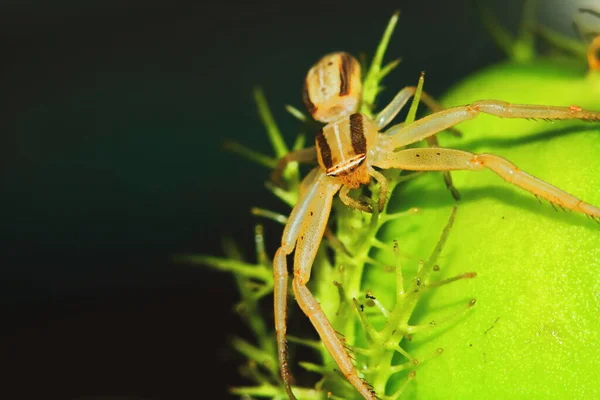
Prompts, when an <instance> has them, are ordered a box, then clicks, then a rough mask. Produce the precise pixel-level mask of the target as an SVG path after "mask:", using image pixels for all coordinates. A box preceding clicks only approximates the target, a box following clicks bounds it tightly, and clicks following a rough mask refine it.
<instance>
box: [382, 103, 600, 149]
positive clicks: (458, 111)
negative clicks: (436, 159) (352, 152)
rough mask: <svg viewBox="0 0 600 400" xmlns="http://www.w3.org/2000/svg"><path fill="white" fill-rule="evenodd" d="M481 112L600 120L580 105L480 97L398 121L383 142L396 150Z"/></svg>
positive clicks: (383, 144) (554, 118) (388, 147)
mask: <svg viewBox="0 0 600 400" xmlns="http://www.w3.org/2000/svg"><path fill="white" fill-rule="evenodd" d="M480 113H484V114H490V115H495V116H497V117H501V118H531V119H536V118H539V119H546V120H565V119H581V120H584V121H597V122H600V112H594V111H586V110H582V109H581V108H580V107H577V106H570V107H555V106H540V105H530V104H510V103H507V102H504V101H499V100H480V101H476V102H474V103H472V104H469V105H466V106H459V107H453V108H448V109H446V110H443V111H440V112H437V113H435V114H431V115H428V116H426V117H424V118H421V119H420V120H418V121H415V122H413V123H412V124H410V125H407V126H402V125H395V126H393V127H391V128H390V129H388V130H387V131H386V132H385V133H386V134H387V135H390V138H389V141H388V140H383V141H381V143H380V145H381V146H382V147H384V148H385V149H386V150H388V151H393V150H394V149H397V148H400V147H405V146H408V145H409V144H412V143H416V142H418V141H421V140H423V139H426V138H428V137H430V136H433V135H435V134H436V133H438V132H441V131H443V130H445V129H448V128H450V127H452V126H454V125H456V124H458V123H459V122H463V121H467V120H469V119H473V118H475V117H477V116H478V115H479V114H480Z"/></svg>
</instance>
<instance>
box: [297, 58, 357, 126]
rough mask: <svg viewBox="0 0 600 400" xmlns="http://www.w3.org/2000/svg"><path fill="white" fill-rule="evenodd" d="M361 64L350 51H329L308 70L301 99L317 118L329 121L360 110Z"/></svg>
mask: <svg viewBox="0 0 600 400" xmlns="http://www.w3.org/2000/svg"><path fill="white" fill-rule="evenodd" d="M361 97H362V83H361V81H360V64H359V63H358V61H357V60H356V59H355V58H354V57H352V56H351V55H350V54H348V53H344V52H339V53H331V54H327V55H326V56H324V57H323V58H321V59H320V60H319V61H318V62H317V63H316V64H315V65H314V66H313V67H312V68H311V69H310V70H309V71H308V73H307V74H306V79H305V80H304V88H303V90H302V100H303V101H304V105H306V108H307V109H308V111H309V112H310V114H311V115H312V116H313V118H314V119H316V120H317V121H321V122H325V123H330V122H334V121H336V120H338V119H340V118H343V117H346V116H348V115H350V114H352V113H354V112H356V111H357V110H358V107H359V105H360V100H361Z"/></svg>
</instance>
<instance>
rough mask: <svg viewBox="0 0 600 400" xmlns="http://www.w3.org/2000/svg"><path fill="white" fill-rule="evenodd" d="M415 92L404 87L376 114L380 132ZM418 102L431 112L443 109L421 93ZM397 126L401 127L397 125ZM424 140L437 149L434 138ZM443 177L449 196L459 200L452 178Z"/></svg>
mask: <svg viewBox="0 0 600 400" xmlns="http://www.w3.org/2000/svg"><path fill="white" fill-rule="evenodd" d="M416 91H417V87H416V86H407V87H405V88H404V89H402V90H401V91H400V92H398V94H397V95H396V96H395V97H394V99H393V100H392V101H391V102H390V104H388V105H387V106H386V107H385V108H384V109H383V110H381V111H380V112H379V114H377V117H376V118H375V122H376V123H377V126H378V127H379V129H380V130H381V129H383V128H385V127H386V126H387V125H388V124H389V123H390V122H391V121H392V120H393V119H394V117H395V116H396V115H398V113H399V112H400V110H402V108H404V106H405V105H406V103H408V100H409V99H410V98H411V97H413V96H414V95H415V93H416ZM419 101H420V102H422V103H423V104H425V105H426V106H427V108H429V109H430V110H431V111H433V112H439V111H443V110H444V107H443V106H442V105H441V104H439V103H438V102H437V101H436V100H435V99H434V98H433V97H431V96H430V95H429V94H427V93H425V92H423V91H422V92H421V95H420V97H419ZM398 126H401V125H400V124H399V125H398ZM448 130H449V131H450V132H452V133H453V134H454V136H456V137H461V136H462V134H461V133H460V131H458V130H457V129H454V128H452V127H450V128H449V129H448ZM426 140H427V145H428V146H429V147H439V143H438V140H437V137H436V136H431V137H428V138H427V139H426ZM443 177H444V183H445V184H446V187H447V188H448V190H449V191H450V194H452V197H453V198H454V200H460V194H459V193H458V190H457V189H456V187H455V186H454V184H453V183H452V176H451V175H450V172H449V171H444V172H443Z"/></svg>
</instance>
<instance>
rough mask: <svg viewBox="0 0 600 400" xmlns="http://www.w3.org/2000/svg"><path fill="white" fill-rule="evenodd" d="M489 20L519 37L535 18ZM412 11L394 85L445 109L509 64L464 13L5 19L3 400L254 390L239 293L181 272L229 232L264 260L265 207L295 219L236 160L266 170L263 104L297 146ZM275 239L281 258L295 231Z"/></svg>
mask: <svg viewBox="0 0 600 400" xmlns="http://www.w3.org/2000/svg"><path fill="white" fill-rule="evenodd" d="M488 3H489V4H490V5H491V6H492V7H493V8H492V9H493V11H494V12H495V13H496V14H497V15H498V16H499V17H500V18H501V19H502V21H503V22H504V23H506V24H508V26H509V27H511V28H512V29H514V28H515V27H516V24H517V21H518V16H519V12H520V10H519V5H520V1H518V0H513V1H508V2H507V1H502V2H498V4H496V5H494V4H493V2H488ZM396 9H400V10H401V12H402V14H401V16H400V22H399V24H398V27H397V29H396V31H395V33H394V36H393V38H392V42H391V45H390V48H389V50H388V53H387V56H386V59H387V60H391V59H393V58H397V57H402V58H403V62H402V64H401V65H400V66H399V68H398V69H397V70H396V71H395V72H394V73H392V74H391V75H390V76H389V77H388V78H387V80H386V83H387V85H388V87H390V88H393V89H396V90H397V89H400V88H401V87H402V86H405V85H408V84H414V83H416V80H417V78H418V76H419V73H420V71H422V70H425V71H426V73H427V76H426V88H427V90H428V91H429V92H431V93H432V94H434V95H440V94H442V93H443V92H444V90H446V89H448V88H449V87H450V86H451V85H452V84H453V83H455V82H457V81H458V80H459V79H461V78H463V77H466V76H467V75H469V74H470V73H472V72H473V71H475V70H478V69H481V68H482V67H484V66H486V65H489V64H491V63H494V62H497V61H499V60H501V59H502V58H503V54H502V53H501V52H500V51H499V50H498V49H497V48H496V47H495V46H494V44H493V43H492V42H491V40H490V39H489V37H488V35H487V34H486V32H485V31H484V30H483V28H482V26H481V24H480V22H479V17H478V15H477V13H476V12H475V10H474V9H473V8H472V3H471V2H470V1H467V0H454V1H444V0H440V1H433V0H423V1H396V2H393V3H392V2H387V3H376V2H361V3H358V4H352V3H351V2H341V1H340V2H333V1H321V2H294V3H285V2H281V1H271V0H260V1H255V2H251V3H250V2H248V3H242V4H235V3H231V2H228V1H221V2H213V3H202V4H201V3H200V2H197V3H194V2H166V1H164V2H159V1H144V2H142V1H108V0H104V1H91V0H88V1H85V2H76V1H72V2H65V1H62V2H61V1H53V2H31V1H29V2H27V1H4V2H2V3H1V5H0V69H1V74H0V168H1V169H0V176H1V178H0V179H1V187H2V192H1V199H0V221H1V222H0V234H1V237H0V239H1V242H2V245H1V248H2V251H1V258H0V274H1V275H0V276H1V285H0V300H1V306H2V308H1V310H0V311H1V314H0V315H1V316H2V324H1V332H2V333H1V340H0V346H1V347H0V360H1V361H0V363H1V364H4V365H3V366H2V368H3V370H5V371H9V372H8V373H5V374H4V375H3V379H2V382H3V384H2V385H1V386H0V397H2V398H11V399H15V398H29V397H30V396H33V394H35V395H36V397H38V398H42V397H40V396H43V398H65V399H73V398H76V397H78V396H84V395H102V394H106V395H137V396H140V397H144V398H148V399H175V398H177V399H183V398H186V399H187V398H227V394H226V388H227V387H228V386H231V385H235V384H241V383H243V381H241V380H240V378H238V377H237V373H236V370H235V369H236V367H237V364H238V362H237V360H236V355H235V354H234V353H233V352H231V351H229V350H228V349H227V338H228V337H229V336H231V335H233V334H240V335H244V334H245V332H244V330H243V327H242V325H241V323H239V322H238V321H237V318H236V316H235V314H234V313H233V311H232V306H233V304H234V302H235V300H236V292H235V290H234V286H233V282H232V279H231V277H230V276H229V275H227V274H221V273H216V272H212V271H209V270H207V269H204V268H202V267H191V266H186V265H179V264H175V263H173V262H171V261H170V257H171V256H172V255H173V254H176V253H181V252H194V253H205V254H213V255H221V254H222V252H221V247H220V246H221V238H222V237H223V236H225V235H229V236H231V237H233V238H234V239H235V240H236V241H237V242H238V243H240V244H241V246H242V248H243V249H244V251H245V252H246V254H248V255H249V256H250V257H251V256H252V254H253V253H252V251H253V250H252V232H253V226H254V224H255V223H257V222H258V220H256V219H255V218H253V217H251V216H250V214H249V209H250V207H252V206H255V205H260V206H263V207H266V208H270V209H274V210H277V211H280V212H284V213H285V212H287V208H286V206H285V205H283V204H281V203H280V202H279V201H277V200H276V199H274V198H273V197H272V196H271V195H270V194H269V193H268V192H267V191H266V190H265V189H264V186H263V184H264V181H265V180H266V178H267V176H268V171H266V170H265V169H264V168H262V167H260V166H257V165H254V164H252V163H250V162H247V161H245V160H243V159H241V158H239V157H238V156H236V155H233V154H229V153H226V152H223V150H222V143H223V141H225V140H227V139H233V140H236V141H238V142H241V143H244V144H245V145H248V146H250V147H253V148H255V149H257V150H260V151H263V152H266V153H270V148H269V143H268V140H267V137H266V135H265V133H264V130H263V129H262V126H261V124H260V121H259V119H258V117H257V115H256V112H255V105H254V103H253V100H252V95H251V91H252V87H253V86H254V85H255V84H261V85H262V86H263V87H264V89H265V92H266V95H267V99H268V101H269V103H270V105H271V107H272V109H273V112H274V115H275V118H276V120H277V121H278V123H279V125H280V127H281V128H282V130H283V131H284V132H287V133H288V135H289V136H287V140H288V143H290V142H291V140H292V139H293V136H292V134H293V135H295V134H296V133H297V132H298V129H299V126H298V124H297V123H296V122H295V120H294V119H293V118H292V117H291V116H289V114H287V113H286V112H285V111H284V110H283V105H284V104H286V103H289V104H293V105H295V106H297V107H299V108H301V101H300V91H299V88H300V85H301V83H302V79H303V77H304V74H305V73H306V71H307V69H308V68H309V67H310V65H311V64H312V63H313V62H314V61H316V60H317V59H318V58H319V57H320V56H321V55H323V54H325V53H326V52H330V51H334V50H341V49H344V50H346V51H349V52H351V53H354V54H358V53H360V52H366V53H367V54H368V55H369V56H370V55H372V53H373V51H374V49H375V46H376V44H377V42H378V40H379V38H380V36H381V34H382V31H383V29H384V27H385V25H386V23H387V21H388V19H389V17H390V16H391V14H392V12H393V11H394V10H396ZM567 25H568V23H567ZM392 94H393V93H392V92H391V90H390V91H388V92H387V93H385V94H384V95H383V96H382V97H381V99H380V102H381V103H384V102H385V100H386V99H389V98H390V97H391V96H392ZM265 229H266V235H267V242H268V248H269V251H270V252H273V251H274V250H275V248H276V245H277V239H278V238H277V236H278V235H280V234H281V229H282V228H281V227H280V226H278V225H276V224H274V223H272V224H271V223H265ZM13 390H18V391H17V392H13ZM9 392H10V393H11V394H10V395H9V394H8V393H9ZM209 394H210V396H209Z"/></svg>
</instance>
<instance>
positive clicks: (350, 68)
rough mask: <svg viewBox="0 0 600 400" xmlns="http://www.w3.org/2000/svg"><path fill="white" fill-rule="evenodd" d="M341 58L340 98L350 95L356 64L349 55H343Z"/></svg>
mask: <svg viewBox="0 0 600 400" xmlns="http://www.w3.org/2000/svg"><path fill="white" fill-rule="evenodd" d="M340 58H341V63H340V96H346V95H348V94H350V89H351V87H350V79H351V77H352V73H353V72H354V63H353V62H352V61H353V60H352V56H351V55H350V54H348V53H342V55H341V56H340Z"/></svg>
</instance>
